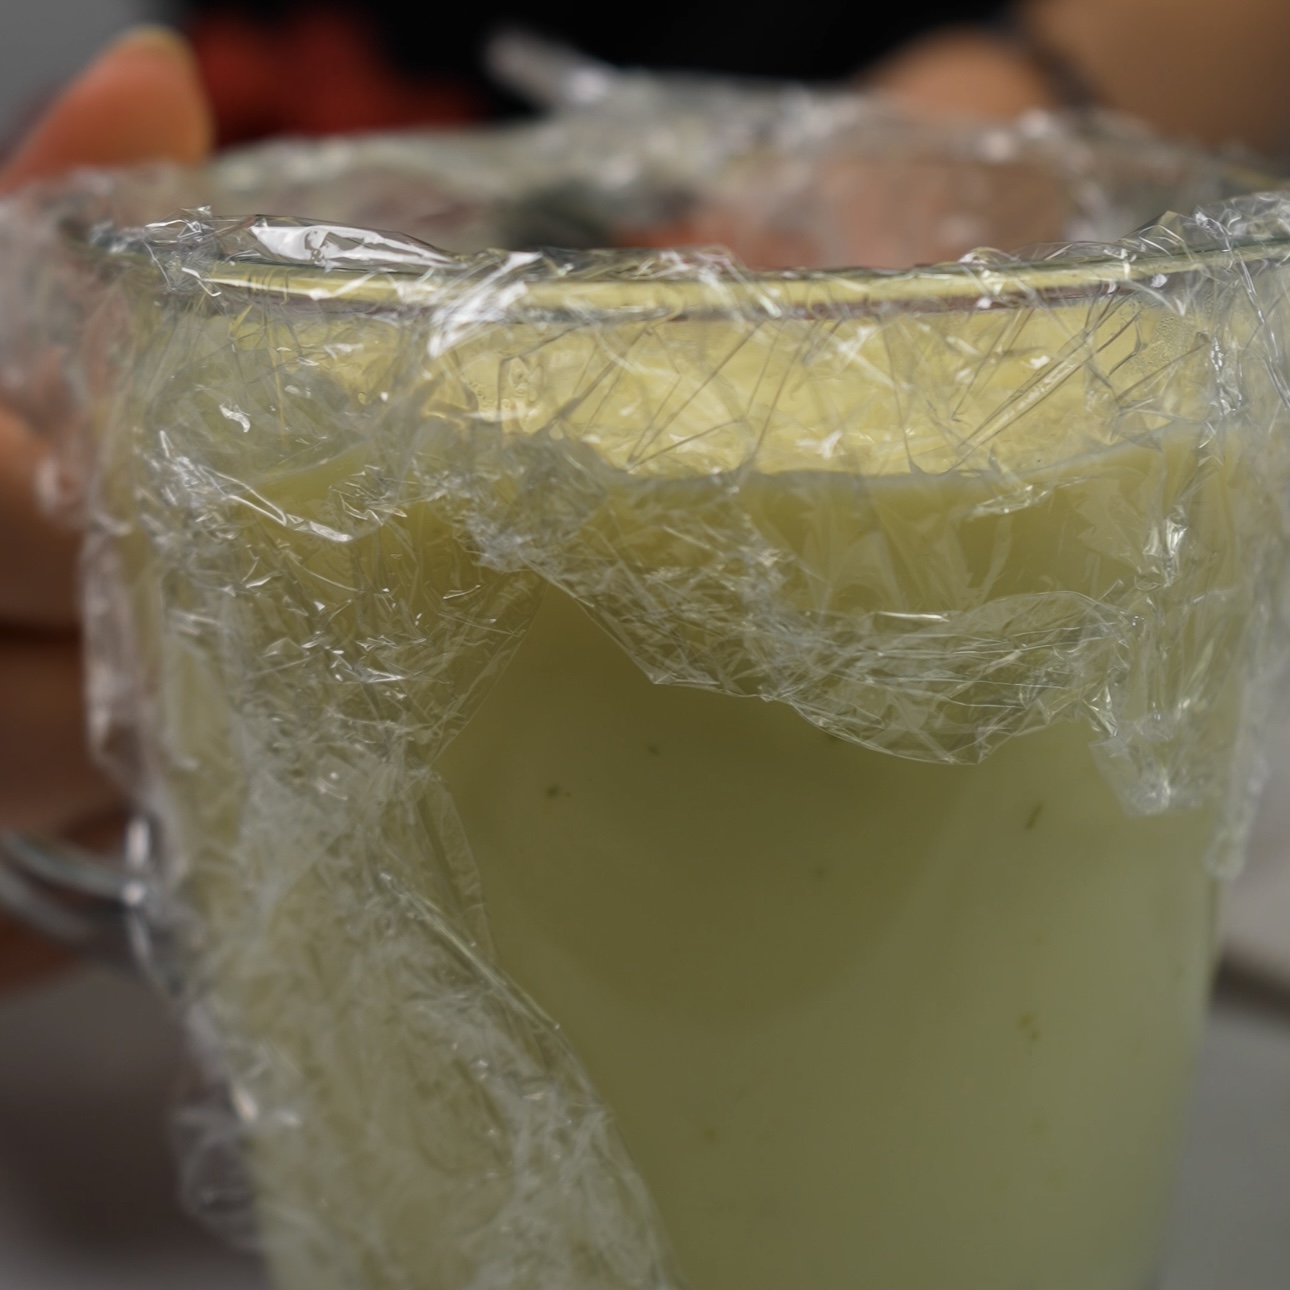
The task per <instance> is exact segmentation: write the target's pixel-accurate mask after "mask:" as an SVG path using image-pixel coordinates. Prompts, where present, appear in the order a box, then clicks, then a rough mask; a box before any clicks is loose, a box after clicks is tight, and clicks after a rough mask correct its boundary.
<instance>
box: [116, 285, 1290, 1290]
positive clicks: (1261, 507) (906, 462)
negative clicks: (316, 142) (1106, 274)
mask: <svg viewBox="0 0 1290 1290" xmlns="http://www.w3.org/2000/svg"><path fill="white" fill-rule="evenodd" d="M598 285H599V286H606V287H607V288H608V289H609V291H608V295H607V296H606V299H605V300H602V301H601V304H602V305H604V304H605V303H606V301H607V302H608V303H609V304H612V303H613V300H614V298H615V297H614V292H615V291H617V292H623V291H626V292H627V297H628V298H629V300H630V299H634V297H631V293H630V291H628V290H627V288H623V287H622V286H621V284H616V283H608V284H598ZM770 289H771V288H767V290H770ZM1157 289H1158V288H1153V290H1157ZM658 290H659V296H658V298H657V299H653V298H651V300H649V301H646V304H648V305H649V308H648V309H647V308H645V307H644V306H642V307H641V309H640V310H639V311H638V313H635V314H634V313H632V312H631V311H630V310H628V309H627V308H626V306H624V308H623V312H624V315H625V316H626V318H627V321H626V322H625V323H623V324H622V325H621V326H619V327H618V328H617V329H614V328H612V327H609V326H607V325H606V326H603V327H599V328H597V327H595V326H591V325H586V326H584V325H582V323H580V321H579V319H578V316H577V311H576V310H575V309H571V310H570V317H564V316H563V315H561V316H560V317H558V318H556V320H555V321H552V319H551V317H549V316H548V315H547V314H543V313H541V312H540V311H538V312H537V313H535V316H534V318H530V319H528V320H524V321H520V322H513V321H497V320H496V319H489V318H485V319H484V321H483V322H480V318H479V316H477V314H475V313H472V312H470V309H469V308H467V307H466V305H461V306H460V309H459V312H458V313H456V314H454V313H452V312H451V310H449V309H448V308H447V306H444V312H443V314H442V317H438V316H437V317H438V320H437V321H436V324H435V327H434V328H431V329H429V330H428V331H427V332H426V333H425V334H422V333H420V332H417V331H416V330H415V327H413V325H412V323H409V322H408V318H407V316H406V315H403V314H399V313H398V312H397V311H394V312H391V313H390V314H389V315H388V316H386V315H385V314H382V313H381V311H380V310H379V309H378V308H376V307H373V308H372V309H370V310H369V311H367V312H364V311H363V310H362V309H358V308H357V306H356V307H355V308H356V313H355V320H350V321H346V322H344V323H343V324H342V323H341V322H338V321H337V318H336V317H335V316H333V315H332V314H329V313H328V312H327V311H326V310H325V309H323V310H320V311H319V312H318V314H317V316H316V317H315V316H313V315H312V314H310V313H309V307H308V306H307V305H301V304H300V303H299V301H297V302H295V304H294V305H293V308H294V309H295V310H296V314H293V315H288V316H286V317H285V319H280V318H278V317H277V316H276V315H274V314H273V312H272V310H270V311H267V312H266V315H265V316H261V315H260V314H259V313H257V312H256V310H257V309H258V308H259V305H258V304H255V303H254V302H253V305H254V307H252V306H246V307H245V308H243V307H242V305H241V304H239V302H238V300H237V298H236V297H232V298H231V299H232V304H231V305H230V306H229V308H230V312H229V314H228V315H226V316H225V315H220V314H218V312H216V313H215V315H214V316H213V317H210V316H205V315H203V314H200V313H199V312H198V311H196V310H194V311H193V312H191V313H188V314H185V315H182V317H181V320H180V325H179V326H178V328H177V329H176V332H175V334H174V336H170V335H163V336H159V337H156V338H154V341H153V345H154V348H153V350H152V351H151V357H150V358H149V361H155V362H156V363H157V365H158V366H157V368H156V370H157V371H158V372H160V373H162V375H160V376H158V377H156V378H155V389H154V388H152V387H149V385H148V380H149V377H148V370H149V369H147V367H146V365H145V366H144V367H143V369H142V370H141V374H140V375H139V376H138V377H137V378H136V382H137V385H138V386H139V387H140V388H141V389H148V391H149V392H148V394H147V403H146V407H144V410H143V411H141V412H137V413H135V412H130V413H129V416H126V414H122V415H123V417H124V418H125V420H126V421H127V422H128V424H129V425H130V426H131V427H142V429H141V430H132V432H131V433H133V434H136V435H137V438H135V439H133V440H132V439H131V438H130V436H129V435H125V436H123V437H122V439H121V443H120V445H119V446H118V449H117V451H118V453H119V454H120V456H119V457H118V461H117V474H116V475H115V476H112V475H109V478H113V479H117V480H120V481H127V482H126V483H121V484H120V487H121V488H122V489H124V490H126V491H128V489H130V488H134V489H135V492H134V493H132V494H130V496H131V498H132V500H128V501H125V502H122V503H121V504H120V506H119V508H118V513H119V514H120V515H121V516H122V517H123V519H122V523H121V527H120V532H119V533H118V534H117V535H115V536H114V539H113V540H114V542H116V544H117V545H116V547H115V548H114V549H116V550H118V551H120V552H121V553H122V555H121V556H120V564H121V567H122V568H125V569H131V570H134V574H133V579H134V580H133V582H132V584H131V590H132V594H133V596H134V601H133V605H132V613H133V622H134V624H135V626H134V630H135V632H136V634H137V636H138V638H139V639H140V640H141V641H143V642H144V643H145V647H146V648H145V650H144V656H145V657H146V658H147V659H148V669H149V677H150V680H149V685H151V686H152V687H153V689H152V691H151V693H153V694H154V695H155V715H154V730H153V732H152V738H153V743H152V756H153V759H154V764H155V767H156V770H157V775H156V783H157V785H158V786H159V787H158V791H157V793H156V795H155V798H156V805H157V810H158V814H159V815H160V816H161V819H162V823H163V827H164V828H165V830H166V833H167V840H168V843H169V845H170V846H172V847H173V848H174V853H175V856H176V857H177V863H176V866H175V885H176V888H177V890H178V891H179V892H180V894H181V895H182V897H183V899H184V900H185V901H186V902H187V903H188V904H189V906H190V907H191V908H193V909H194V910H195V911H196V913H197V915H198V917H197V920H196V925H195V926H194V927H193V928H191V929H190V931H189V936H190V940H189V945H188V949H189V953H190V958H191V961H192V962H193V964H195V965H196V976H197V979H198V982H199V984H198V987H197V990H196V993H197V994H198V995H199V997H200V1000H201V1006H202V1009H203V1010H204V1011H203V1012H202V1014H201V1015H202V1016H203V1018H204V1019H205V1022H206V1024H207V1025H208V1027H209V1032H210V1033H212V1034H215V1035H218V1036H219V1039H220V1044H221V1052H222V1054H223V1060H224V1061H225V1063H226V1069H227V1072H228V1075H229V1078H230V1083H231V1086H232V1088H233V1092H234V1106H235V1108H236V1110H237V1114H238V1116H239V1118H240V1121H241V1124H242V1126H243V1129H244V1132H245V1134H246V1137H247V1139H248V1141H249V1144H250V1158H251V1161H252V1165H253V1172H254V1175H255V1178H256V1182H257V1186H258V1190H259V1200H258V1207H259V1214H260V1221H261V1225H262V1228H263V1231H264V1233H265V1237H266V1242H267V1246H268V1250H269V1254H270V1260H271V1264H272V1266H273V1269H274V1273H275V1276H276V1278H277V1281H278V1284H279V1285H280V1286H281V1287H282V1288H283V1290H663V1288H664V1287H668V1288H669V1290H670V1288H672V1287H681V1286H684V1287H685V1290H861V1288H863V1290H870V1288H871V1287H872V1290H1145V1287H1146V1286H1147V1285H1148V1284H1149V1283H1150V1279H1151V1277H1152V1275H1153V1270H1154V1267H1155V1259H1156V1254H1157V1246H1158V1242H1159V1238H1160V1227H1161V1220H1162V1215H1163V1212H1164V1206H1165V1204H1166V1201H1167V1196H1168V1186H1169V1177H1170V1170H1171V1167H1172V1164H1173V1160H1174V1156H1175V1153H1176V1149H1177V1145H1178V1136H1179V1130H1180V1122H1181V1116H1182V1111H1183V1106H1184V1103H1185V1099H1186V1091H1187V1086H1188V1079H1189V1071H1190V1066H1191V1061H1192V1056H1193V1054H1194V1051H1195V1046H1196V1042H1197V1038H1198V1034H1199V1031H1200V1027H1201V1023H1202V1017H1203V1012H1204V1004H1205V996H1206V987H1207V982H1208V977H1209V972H1210V969H1211V966H1212V957H1213V952H1214V922H1215V904H1216V891H1215V880H1214V878H1213V877H1212V876H1211V872H1210V870H1209V869H1207V867H1206V861H1207V859H1208V860H1211V861H1212V860H1213V859H1214V857H1215V856H1216V855H1219V854H1220V851H1221V846H1220V844H1221V842H1222V837H1221V831H1222V827H1223V826H1224V824H1225V823H1226V806H1227V803H1228V801H1229V798H1230V797H1231V793H1232V789H1233V784H1237V785H1238V787H1239V783H1240V776H1241V774H1242V773H1243V772H1241V771H1240V770H1239V768H1238V767H1237V764H1236V760H1235V758H1236V754H1237V751H1238V745H1239V740H1238V739H1237V738H1236V737H1235V734H1234V731H1235V730H1236V728H1237V725H1238V723H1239V722H1240V721H1241V720H1242V719H1243V715H1244V708H1245V705H1246V701H1247V700H1246V693H1245V677H1246V673H1247V670H1248V668H1247V663H1248V657H1249V651H1248V649H1247V646H1248V645H1249V640H1250V629H1249V624H1250V623H1251V621H1252V620H1253V619H1254V617H1255V615H1256V609H1257V606H1256V600H1257V594H1258V593H1257V592H1256V590H1255V587H1256V583H1257V582H1258V580H1260V579H1264V578H1265V575H1266V576H1270V575H1267V570H1268V568H1270V564H1269V561H1271V560H1272V559H1273V557H1272V555H1270V554H1269V551H1270V548H1271V544H1272V539H1271V538H1269V537H1267V536H1266V535H1267V534H1269V533H1271V531H1272V530H1271V528H1270V525H1271V524H1272V523H1273V521H1272V520H1271V519H1270V517H1271V516H1272V515H1273V514H1274V511H1275V502H1274V500H1271V499H1272V498H1273V496H1274V491H1275V490H1274V488H1271V487H1267V485H1268V484H1269V483H1270V482H1271V481H1270V480H1268V479H1265V478H1264V476H1265V475H1266V471H1265V470H1264V468H1263V465H1262V463H1261V458H1260V457H1259V450H1258V445H1257V443H1255V442H1253V441H1252V440H1250V441H1246V440H1243V439H1241V438H1239V436H1238V435H1237V434H1236V433H1235V432H1233V433H1231V434H1228V435H1227V436H1226V437H1224V434H1223V433H1222V432H1221V427H1220V430H1216V429H1215V426H1214V424H1213V422H1212V417H1213V409H1214V408H1215V407H1217V406H1219V402H1218V399H1217V396H1216V395H1215V394H1214V392H1213V390H1212V389H1211V388H1210V379H1211V375H1212V373H1211V369H1210V362H1209V357H1208V354H1209V349H1208V348H1207V347H1208V346H1209V345H1210V344H1211V339H1210V337H1209V335H1208V333H1206V332H1205V331H1204V328H1203V326H1202V324H1203V323H1205V322H1206V320H1205V319H1204V318H1199V319H1190V318H1189V319H1186V320H1184V319H1183V318H1181V317H1180V316H1179V315H1178V314H1176V313H1174V312H1172V311H1171V310H1169V309H1162V308H1156V307H1155V306H1154V304H1153V303H1152V301H1153V300H1154V297H1138V296H1129V297H1127V298H1122V297H1114V293H1113V292H1110V291H1108V292H1106V293H1105V295H1104V296H1098V297H1096V298H1095V299H1093V300H1092V303H1090V302H1089V300H1088V299H1086V298H1084V297H1082V296H1081V297H1078V298H1077V299H1076V301H1075V303H1074V304H1072V305H1071V306H1070V307H1069V308H1066V307H1054V308H1052V309H1051V310H1048V311H1043V310H1035V311H1029V310H1025V309H1022V308H1020V307H1017V308H1015V309H1010V310H1009V309H999V310H993V309H988V308H983V307H978V304H977V303H976V302H974V301H971V300H969V301H967V302H966V303H965V302H964V301H963V300H958V299H954V300H950V301H949V303H948V304H945V305H944V307H942V305H941V304H937V305H936V307H935V308H933V307H931V306H928V307H927V308H926V310H925V311H923V312H920V310H919V308H917V307H915V306H914V305H913V304H912V303H910V302H909V301H904V302H900V301H898V302H897V305H893V307H892V309H891V310H890V311H889V312H886V313H882V312H881V311H880V312H878V313H874V312H872V311H870V312H865V310H864V309H861V308H858V307H857V308H856V309H855V310H853V311H852V312H850V313H848V312H846V311H845V310H843V311H842V312H841V313H840V314H838V316H836V317H834V316H824V315H818V316H817V314H818V311H816V310H815V306H814V305H813V304H812V302H811V301H810V300H809V299H806V300H805V301H804V302H803V301H801V300H799V301H797V302H796V303H794V304H792V308H791V309H790V308H789V307H788V306H787V305H785V306H784V316H783V317H779V316H778V315H777V314H776V313H775V310H776V309H778V308H779V304H778V303H775V306H774V309H770V308H769V306H766V304H765V301H764V300H761V301H760V303H759V304H758V308H763V307H765V308H767V309H769V313H766V314H765V315H762V314H759V315H758V316H757V317H756V318H754V319H753V320H752V321H749V320H747V319H745V318H743V317H742V315H739V314H738V313H735V314H733V315H731V316H729V317H726V316H724V315H723V314H722V312H721V310H720V309H715V310H713V311H712V312H711V313H710V314H708V315H704V314H702V313H701V312H700V311H697V310H695V309H694V308H693V307H692V306H693V302H692V301H688V300H687V299H682V298H681V296H676V298H675V299H673V296H671V295H669V294H668V293H669V292H670V291H672V287H670V286H660V287H659V289H658ZM679 290H680V289H679V288H678V289H677V291H679ZM823 290H824V288H823V287H821V288H820V291H821V292H822V291H823ZM602 294H603V293H602ZM674 294H675V293H674ZM682 294H683V293H682ZM1113 297H1114V298H1113ZM320 298H322V297H321V296H320ZM570 298H572V297H570ZM723 299H724V298H723ZM660 301H661V303H660ZM985 303H986V304H988V303H989V302H988V301H986V302H985ZM331 304H332V305H334V304H335V301H332V302H331ZM467 304H470V301H469V300H468V301H467ZM897 306H898V307H897ZM906 306H908V307H906ZM221 307H223V306H221ZM455 307H457V306H454V308H455ZM588 307H589V306H588ZM471 308H473V305H471ZM239 310H241V312H239ZM651 310H653V312H651ZM821 317H824V321H821V320H820V318H821ZM660 319H661V321H660ZM445 320H446V321H445ZM346 328H350V330H346ZM453 328H457V330H453ZM175 355H178V356H186V355H188V356H191V355H196V356H197V357H196V358H194V359H192V360H191V361H188V359H185V360H184V361H183V362H180V363H177V364H176V363H174V356H175ZM172 364H173V371H172V367H171V366H169V365H172ZM234 372H235V375H231V374H230V373H234ZM915 376H917V377H919V378H920V379H922V380H924V381H925V384H920V383H919V380H916V379H914V377H915ZM230 390H232V391H233V393H232V395H230V393H229V391H230ZM388 390H394V391H396V397H395V398H394V400H393V401H392V402H391V403H390V405H389V406H388V407H387V406H386V405H384V404H382V402H381V401H380V394H379V392H381V391H388ZM400 400H401V401H400ZM130 416H132V417H133V418H134V419H133V420H130V419H129V417H130ZM1268 423H1269V424H1270V420H1268ZM140 462H142V463H143V465H139V463H140ZM136 471H138V472H140V473H141V474H142V475H143V476H145V477H146V478H145V483H144V484H143V485H140V486H137V487H136V485H135V484H134V483H133V482H132V481H133V478H134V476H133V472H136ZM140 497H142V499H143V500H142V501H139V500H138V498H140ZM176 499H180V501H181V502H182V504H183V505H191V507H192V511H193V514H194V515H195V516H196V518H193V517H192V516H190V515H188V514H187V513H186V512H184V511H183V510H182V506H181V505H179V504H178V503H177V502H176ZM133 508H137V510H138V513H139V514H138V515H137V516H136V515H134V513H133ZM139 516H141V517H142V518H139ZM136 519H138V522H137V523H136V522H135V521H136ZM1260 543H1262V544H1263V545H1260ZM579 602H581V603H579ZM593 619H594V620H593Z"/></svg>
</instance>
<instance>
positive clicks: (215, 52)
mask: <svg viewBox="0 0 1290 1290" xmlns="http://www.w3.org/2000/svg"><path fill="white" fill-rule="evenodd" d="M189 36H190V38H191V41H192V45H193V50H194V52H195V54H196V57H197V64H198V67H199V69H200V72H201V76H202V80H203V81H204V83H205V85H206V90H207V93H208V94H209V96H210V101H211V106H212V108H213V110H214V113H215V119H216V132H217V142H218V144H219V145H221V146H222V145H228V144H236V143H246V142H249V141H250V140H253V139H258V138H264V137H267V136H270V135H278V134H286V135H292V134H305V135H321V134H341V133H345V132H348V131H360V130H393V129H400V128H405V127H410V126H417V125H436V126H453V125H463V124H466V123H468V122H471V121H476V120H479V119H480V118H481V117H483V116H484V115H485V113H486V105H485V102H484V100H483V98H482V97H481V95H480V94H479V92H478V91H477V90H475V89H473V88H472V87H471V86H470V85H468V84H467V83H465V82H464V81H461V80H458V79H455V78H452V77H446V76H435V77H425V78H419V77H412V76H409V75H407V74H405V73H403V72H400V71H399V70H398V69H397V68H395V67H393V66H391V65H390V63H389V61H388V60H387V59H386V58H385V56H384V52H383V50H382V49H381V46H380V41H379V40H378V39H377V35H376V31H375V29H374V28H373V26H372V24H371V23H370V22H369V21H368V20H366V19H365V18H364V17H363V16H362V14H361V13H359V12H357V11H352V10H347V9H339V8H335V7H331V6H326V7H322V8H318V7H315V6H312V5H300V6H297V7H296V8H295V9H293V10H291V11H290V12H289V13H288V14H287V15H286V17H285V18H283V19H282V20H281V21H279V22H275V23H257V22H255V21H253V20H252V19H250V18H248V17H246V16H245V15H242V14H238V13H235V12H219V11H214V12H209V13H205V14H201V15H199V16H198V17H197V18H196V19H195V20H194V22H193V24H192V26H191V28H190V30H189Z"/></svg>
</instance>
